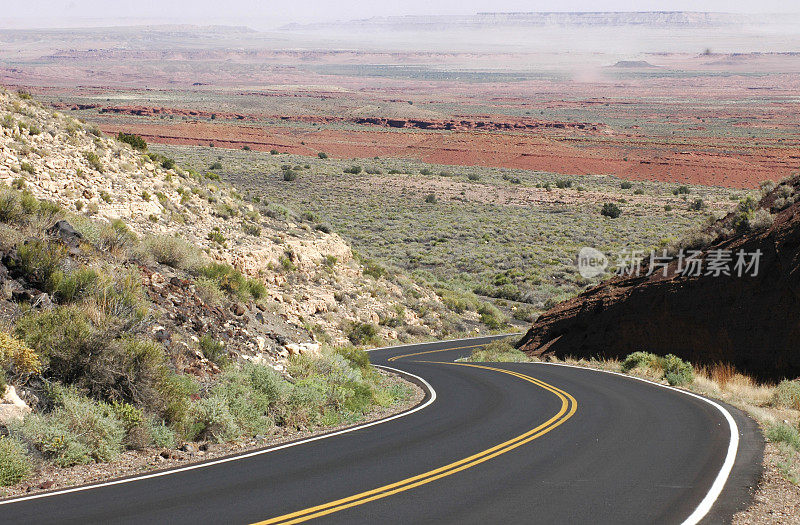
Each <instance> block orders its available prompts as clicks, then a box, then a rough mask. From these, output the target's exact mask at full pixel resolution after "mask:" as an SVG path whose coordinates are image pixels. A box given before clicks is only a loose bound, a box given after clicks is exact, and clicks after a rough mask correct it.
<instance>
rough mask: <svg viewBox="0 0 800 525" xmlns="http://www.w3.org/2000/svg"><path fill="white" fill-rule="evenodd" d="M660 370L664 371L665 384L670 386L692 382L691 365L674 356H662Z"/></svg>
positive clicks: (692, 370)
mask: <svg viewBox="0 0 800 525" xmlns="http://www.w3.org/2000/svg"><path fill="white" fill-rule="evenodd" d="M661 368H662V369H663V370H664V378H665V379H666V380H667V383H669V384H670V385H672V386H681V385H686V384H689V383H691V382H692V381H694V368H693V367H692V364H691V363H689V362H687V361H684V360H683V359H681V358H679V357H677V356H675V355H672V354H667V355H666V356H664V357H663V360H662V364H661Z"/></svg>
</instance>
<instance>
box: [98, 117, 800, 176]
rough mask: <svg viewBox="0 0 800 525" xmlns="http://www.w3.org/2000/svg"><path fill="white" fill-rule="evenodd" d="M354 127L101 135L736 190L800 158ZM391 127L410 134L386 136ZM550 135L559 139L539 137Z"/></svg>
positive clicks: (575, 134)
mask: <svg viewBox="0 0 800 525" xmlns="http://www.w3.org/2000/svg"><path fill="white" fill-rule="evenodd" d="M235 118H238V117H235ZM239 120H251V118H248V117H243V118H241V119H239ZM284 120H293V119H289V118H284ZM299 120H300V121H302V122H309V121H311V122H317V121H325V120H326V119H319V118H315V119H311V118H308V119H305V120H303V119H299ZM352 120H362V121H364V120H370V121H371V120H375V121H377V122H374V123H373V122H367V125H365V126H364V129H362V130H355V131H353V130H335V129H320V130H315V129H313V128H296V127H288V126H287V127H282V126H267V125H264V124H261V125H258V126H254V125H237V124H230V123H211V122H202V121H192V122H187V123H179V124H160V123H159V124H157V123H141V124H137V123H134V124H124V125H123V124H116V123H114V122H113V121H110V122H107V123H106V122H102V121H101V126H100V127H101V129H103V131H105V132H109V133H116V132H117V131H125V132H128V133H137V134H139V135H141V136H142V137H144V138H145V140H147V141H148V142H157V143H166V144H184V145H203V146H206V145H208V144H209V143H210V142H213V143H214V145H215V146H217V147H226V148H242V147H244V146H248V147H250V148H251V149H253V150H257V151H269V150H271V149H277V150H279V151H281V152H288V153H295V154H301V155H316V154H317V152H320V151H324V152H326V153H328V154H329V155H331V156H333V157H340V158H354V157H359V158H370V157H375V156H380V157H400V158H414V159H418V160H421V161H424V162H431V163H437V164H449V165H468V166H493V167H504V168H520V169H531V170H539V171H547V172H554V173H563V174H572V175H581V174H615V175H617V176H619V177H623V178H628V179H632V180H657V181H663V182H682V183H695V184H708V185H716V186H726V187H735V188H752V187H755V186H757V185H758V183H759V182H761V181H763V180H769V179H772V180H780V179H782V178H785V177H787V176H789V175H791V174H792V173H793V172H794V170H796V169H797V167H798V165H800V152H798V151H797V150H792V149H788V148H785V147H781V146H780V145H779V144H777V143H776V144H775V147H772V148H768V147H761V146H750V145H749V144H748V143H747V141H745V140H739V141H736V140H733V139H727V140H711V139H707V140H705V141H703V143H701V144H695V145H692V146H691V147H687V146H680V147H676V145H674V144H672V143H671V142H669V141H666V140H663V141H660V140H658V139H651V140H645V139H640V138H637V137H635V136H632V135H630V134H620V135H617V134H615V133H614V132H612V131H610V130H608V129H606V128H605V127H603V128H604V129H603V130H602V131H601V126H599V125H591V124H583V123H569V124H568V123H545V124H542V125H539V126H535V127H530V128H529V127H525V128H516V127H515V128H511V130H509V131H502V132H501V131H497V130H498V128H499V127H503V129H508V128H505V127H504V126H505V125H506V124H508V125H511V124H509V123H508V121H504V122H502V123H500V124H498V123H492V124H489V125H483V126H476V124H475V121H464V122H467V125H466V126H461V127H462V128H463V127H467V128H469V129H472V130H474V129H476V127H477V129H481V128H487V129H489V130H492V131H463V130H455V131H431V130H435V129H437V128H438V127H440V126H442V125H443V124H442V123H431V122H430V121H428V122H425V123H424V124H423V125H424V126H428V128H427V129H419V128H418V127H417V125H415V124H414V121H409V120H405V121H399V120H397V121H395V122H398V123H400V122H402V126H401V125H399V124H398V125H396V126H391V125H389V123H388V120H387V119H351V121H352ZM478 122H485V121H478ZM531 126H533V124H531ZM581 126H582V127H581ZM376 128H379V129H376ZM380 128H383V129H380ZM392 128H404V129H406V130H409V129H410V130H411V131H410V132H393V131H392ZM551 130H558V131H565V132H566V133H561V134H558V135H555V134H553V133H545V132H543V131H551ZM698 146H699V147H698Z"/></svg>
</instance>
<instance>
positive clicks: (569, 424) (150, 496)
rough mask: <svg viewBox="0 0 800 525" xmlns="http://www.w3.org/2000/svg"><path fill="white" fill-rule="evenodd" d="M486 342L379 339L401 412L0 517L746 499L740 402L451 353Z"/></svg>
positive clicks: (650, 509)
mask: <svg viewBox="0 0 800 525" xmlns="http://www.w3.org/2000/svg"><path fill="white" fill-rule="evenodd" d="M491 339H492V338H491V337H486V338H474V339H466V340H458V341H444V342H437V343H426V344H420V345H410V346H403V347H393V348H384V349H379V350H375V351H372V352H371V354H370V355H371V359H372V362H373V364H375V365H377V366H384V367H391V368H392V369H395V370H397V371H400V372H402V373H404V374H406V375H407V377H409V378H411V379H413V380H414V381H416V382H418V383H419V384H421V385H422V386H423V387H424V388H425V390H426V398H425V400H424V401H423V402H422V403H421V404H420V405H418V406H417V407H415V408H413V409H411V410H409V411H407V412H405V413H402V414H398V415H397V416H393V417H391V418H388V419H385V420H381V421H378V422H373V423H369V424H366V425H361V426H358V427H354V428H350V429H346V430H344V431H339V432H334V433H331V434H328V435H326V436H320V437H315V438H312V439H309V440H302V441H300V442H295V443H291V444H286V445H281V446H277V447H272V448H269V449H265V450H261V451H256V452H251V453H248V454H244V455H240V456H237V457H231V458H225V459H223V460H215V461H211V462H208V463H205V464H199V465H192V466H188V467H183V468H181V469H178V470H173V471H168V472H160V473H155V474H150V475H145V476H140V477H136V478H129V479H124V480H118V481H115V482H112V483H106V484H100V485H94V486H87V487H81V488H78V489H71V490H66V491H56V492H52V493H44V494H38V495H33V496H28V497H24V498H17V499H14V500H6V501H2V502H0V522H3V523H39V524H41V523H81V524H84V523H264V524H286V523H301V522H306V521H316V522H321V523H459V524H464V523H476V524H477V523H480V524H486V523H593V524H597V523H614V524H618V523H698V522H702V523H726V522H729V521H730V519H731V516H732V515H733V514H734V513H735V512H736V511H737V510H740V509H742V508H744V507H746V506H747V505H748V503H749V502H750V499H751V496H750V489H751V488H752V487H754V486H755V484H756V482H757V480H758V477H759V475H760V468H761V467H760V464H761V457H762V453H763V442H762V439H761V437H760V434H759V432H758V429H757V428H756V426H755V424H754V423H753V422H752V420H750V419H749V418H747V417H745V416H744V415H743V414H742V413H741V412H739V411H738V410H736V409H734V408H732V407H730V406H727V405H723V404H722V403H719V402H716V403H715V402H709V401H708V400H706V399H704V398H701V397H699V396H694V395H692V394H687V393H684V392H680V391H677V390H675V389H670V388H666V387H663V386H658V385H655V384H653V383H649V382H645V381H642V380H637V379H634V378H631V377H627V376H621V375H617V374H610V373H604V372H599V371H595V370H589V369H584V368H575V367H567V366H558V365H551V364H544V363H463V362H455V360H456V359H457V358H458V357H462V356H465V355H468V354H469V353H470V352H471V351H472V350H473V349H474V348H475V347H477V346H480V345H483V344H486V343H487V342H489V341H490V340H491ZM732 429H734V432H733V433H732V432H731V430H732Z"/></svg>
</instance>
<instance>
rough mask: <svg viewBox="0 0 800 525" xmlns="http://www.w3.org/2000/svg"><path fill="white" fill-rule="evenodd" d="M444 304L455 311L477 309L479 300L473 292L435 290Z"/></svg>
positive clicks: (462, 311) (461, 311)
mask: <svg viewBox="0 0 800 525" xmlns="http://www.w3.org/2000/svg"><path fill="white" fill-rule="evenodd" d="M437 293H438V294H439V297H441V299H442V303H444V305H445V306H446V307H447V308H448V309H450V310H452V311H454V312H455V313H458V314H460V313H464V312H466V311H472V310H477V308H478V305H479V302H478V298H477V297H475V295H474V294H472V293H469V292H459V291H454V290H444V289H443V290H439V291H437Z"/></svg>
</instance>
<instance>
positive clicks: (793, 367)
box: [519, 177, 800, 381]
mask: <svg viewBox="0 0 800 525" xmlns="http://www.w3.org/2000/svg"><path fill="white" fill-rule="evenodd" d="M798 190H800V177H796V178H794V179H792V180H791V181H790V182H788V183H786V184H785V185H782V186H779V187H778V188H776V189H775V190H774V191H773V192H771V193H770V194H768V195H766V196H765V197H764V198H763V199H762V200H761V202H760V203H759V208H758V210H756V211H755V212H751V214H750V217H751V218H750V219H748V220H750V221H753V224H755V223H756V222H758V223H759V224H760V227H761V228H763V229H757V228H758V227H757V226H756V227H754V228H753V229H751V230H750V231H747V232H746V233H732V231H735V230H736V224H737V221H741V217H742V215H741V211H736V212H732V213H731V214H729V215H728V216H727V217H725V218H724V219H722V220H720V221H718V222H717V223H716V224H714V225H712V226H711V227H710V228H709V229H708V230H707V231H706V235H707V239H713V240H711V241H710V243H709V244H708V246H707V247H706V248H704V249H703V251H702V255H701V256H700V257H699V258H700V259H702V261H703V264H702V267H701V268H702V269H701V272H702V273H701V274H700V275H697V276H695V275H693V273H694V272H690V273H689V274H688V275H687V274H684V273H683V272H681V268H687V267H688V264H686V263H683V264H682V263H681V261H680V260H679V258H677V257H676V258H674V259H673V260H672V262H670V263H669V266H668V267H667V270H666V276H665V275H663V273H662V270H661V269H660V268H659V269H658V271H656V272H655V273H653V274H652V275H650V276H647V275H645V274H646V273H647V272H646V270H647V264H645V265H644V266H645V268H644V269H643V271H642V274H641V275H640V276H633V277H616V278H613V279H611V280H609V281H606V282H604V283H602V284H600V285H599V286H596V287H594V288H591V289H589V290H587V291H586V292H584V293H582V294H581V295H579V296H577V297H575V298H573V299H571V300H569V301H566V302H563V303H561V304H558V305H556V306H555V307H553V308H552V309H550V310H549V311H547V312H545V313H544V314H543V315H542V316H541V317H540V318H539V319H538V320H537V321H536V323H535V324H534V325H533V327H532V328H531V329H530V330H529V331H528V333H527V334H526V335H525V336H524V337H523V339H522V340H521V341H520V344H519V346H520V348H521V349H522V350H524V351H525V352H526V353H528V354H530V355H536V356H542V355H547V354H553V355H556V356H559V357H565V356H576V357H595V356H600V357H605V358H622V357H624V356H626V355H628V354H630V353H632V352H635V351H639V350H646V351H651V352H654V353H658V354H662V355H664V354H669V353H672V354H675V355H677V356H679V357H682V358H684V359H688V360H689V361H691V362H692V363H695V364H697V365H703V364H706V365H711V364H715V363H729V364H732V365H734V366H735V367H736V368H737V369H738V370H740V371H742V372H745V373H748V374H750V375H752V376H754V377H756V378H758V379H762V380H768V381H775V380H779V379H782V378H794V377H798V376H800V353H798V352H797V341H798V338H800V201H799V202H794V199H796V198H798V196H797V193H798ZM793 202H794V203H793ZM787 204H790V205H789V206H788V207H785V206H786V205H787ZM784 207H785V208H784ZM780 208H784V209H782V210H780V211H779V209H780ZM759 210H761V211H759ZM766 210H772V211H775V212H776V213H775V214H774V215H772V216H771V217H772V218H771V219H770V218H769V217H770V216H769V215H766ZM756 214H760V215H761V217H762V218H761V219H760V220H758V221H756V220H755V219H754V218H753V217H758V215H756ZM770 221H774V222H771V225H770V224H769V223H770ZM739 229H740V230H741V229H742V228H741V227H740V228H739ZM703 244H705V243H703ZM739 251H742V252H743V253H745V254H748V257H747V259H746V262H747V264H748V265H749V264H750V263H751V262H752V261H753V257H752V254H755V253H757V252H760V254H761V255H760V257H759V258H758V262H757V272H753V271H752V269H751V270H750V271H747V269H746V268H745V270H746V271H745V272H744V273H743V275H742V276H738V275H737V274H738V272H737V270H736V266H735V264H736V263H737V260H738V255H737V254H738V252H739ZM725 252H727V253H728V254H730V256H731V257H732V260H731V261H730V262H729V263H728V264H727V265H723V266H727V267H728V268H729V270H728V271H729V272H730V275H725V274H724V273H723V274H720V275H716V274H717V272H716V271H712V268H713V264H714V263H713V260H714V259H719V258H720V257H725V256H724V255H722V256H721V255H718V254H720V253H725Z"/></svg>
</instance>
